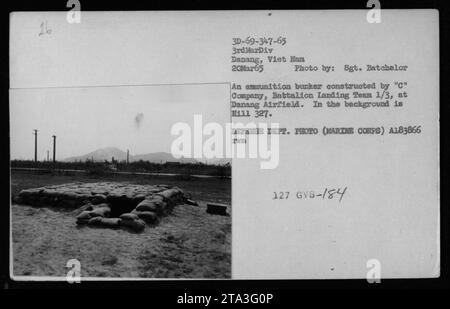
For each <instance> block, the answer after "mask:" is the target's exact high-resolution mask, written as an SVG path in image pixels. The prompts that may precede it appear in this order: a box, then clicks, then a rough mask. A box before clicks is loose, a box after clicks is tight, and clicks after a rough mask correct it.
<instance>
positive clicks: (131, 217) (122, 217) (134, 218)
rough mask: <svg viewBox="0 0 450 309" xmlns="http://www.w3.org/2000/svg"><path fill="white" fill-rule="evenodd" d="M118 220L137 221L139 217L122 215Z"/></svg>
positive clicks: (130, 214) (131, 214) (129, 214)
mask: <svg viewBox="0 0 450 309" xmlns="http://www.w3.org/2000/svg"><path fill="white" fill-rule="evenodd" d="M120 219H123V220H136V219H139V217H138V216H137V214H133V213H124V214H121V215H120Z"/></svg>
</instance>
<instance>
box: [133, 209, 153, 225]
mask: <svg viewBox="0 0 450 309" xmlns="http://www.w3.org/2000/svg"><path fill="white" fill-rule="evenodd" d="M132 213H133V214H135V215H137V216H138V217H139V219H142V220H144V221H145V222H146V223H148V224H156V223H158V221H159V218H158V214H157V213H156V212H154V211H137V210H133V212H132Z"/></svg>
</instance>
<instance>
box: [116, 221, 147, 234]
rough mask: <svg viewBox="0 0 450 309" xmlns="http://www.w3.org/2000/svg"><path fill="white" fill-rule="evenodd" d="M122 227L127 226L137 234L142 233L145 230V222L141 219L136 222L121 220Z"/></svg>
mask: <svg viewBox="0 0 450 309" xmlns="http://www.w3.org/2000/svg"><path fill="white" fill-rule="evenodd" d="M120 225H122V226H126V227H128V228H130V229H132V230H133V231H135V232H140V231H142V230H143V229H144V228H145V222H144V221H142V220H140V219H136V220H121V221H120Z"/></svg>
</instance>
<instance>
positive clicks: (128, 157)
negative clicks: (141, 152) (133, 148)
mask: <svg viewBox="0 0 450 309" xmlns="http://www.w3.org/2000/svg"><path fill="white" fill-rule="evenodd" d="M128 163H130V150H129V149H127V165H128Z"/></svg>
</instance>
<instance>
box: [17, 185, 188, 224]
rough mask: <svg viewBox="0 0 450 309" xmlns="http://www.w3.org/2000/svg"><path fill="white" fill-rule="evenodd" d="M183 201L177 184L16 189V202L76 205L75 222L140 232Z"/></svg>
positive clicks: (51, 205)
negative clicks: (77, 212)
mask: <svg viewBox="0 0 450 309" xmlns="http://www.w3.org/2000/svg"><path fill="white" fill-rule="evenodd" d="M186 200H187V198H186V196H185V195H184V193H183V191H182V190H181V189H179V188H178V187H171V186H167V185H136V184H123V183H113V182H97V183H70V184H62V185H55V186H48V187H42V188H33V189H26V190H22V191H20V193H19V194H18V195H17V196H16V197H15V198H14V199H13V202H15V203H18V204H27V205H31V206H47V207H49V206H50V207H60V208H79V209H80V210H81V213H80V214H78V216H77V217H76V220H77V221H76V222H77V224H79V225H90V226H98V227H108V228H119V227H125V228H128V229H131V230H133V231H137V232H140V231H142V230H143V229H144V228H145V226H146V225H150V226H151V225H154V224H156V223H158V221H159V218H160V217H161V216H164V215H166V214H168V213H169V212H170V210H171V209H172V208H173V207H174V206H176V205H179V204H184V203H185V201H186Z"/></svg>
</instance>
